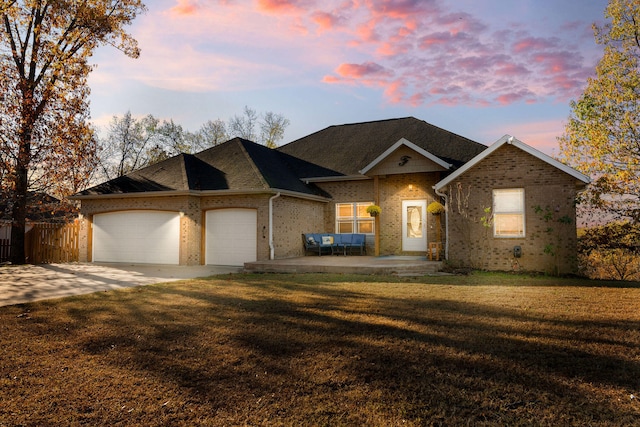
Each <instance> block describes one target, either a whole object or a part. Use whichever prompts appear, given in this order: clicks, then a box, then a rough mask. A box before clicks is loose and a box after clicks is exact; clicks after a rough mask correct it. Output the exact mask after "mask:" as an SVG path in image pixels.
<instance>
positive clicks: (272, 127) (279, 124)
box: [260, 111, 289, 148]
mask: <svg viewBox="0 0 640 427" xmlns="http://www.w3.org/2000/svg"><path fill="white" fill-rule="evenodd" d="M287 126H289V119H286V118H285V117H284V116H283V115H282V114H276V113H272V112H271V111H269V112H267V113H265V114H264V115H263V117H262V122H261V123H260V130H261V132H262V138H261V139H262V143H263V144H264V145H266V146H267V147H269V148H276V147H277V146H278V142H279V141H280V140H281V139H282V138H283V137H284V131H285V130H286V129H287Z"/></svg>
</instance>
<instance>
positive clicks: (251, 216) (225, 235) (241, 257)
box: [205, 209, 258, 265]
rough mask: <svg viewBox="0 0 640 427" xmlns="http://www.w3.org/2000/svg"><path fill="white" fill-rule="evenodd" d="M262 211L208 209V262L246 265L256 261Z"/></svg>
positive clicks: (211, 263)
mask: <svg viewBox="0 0 640 427" xmlns="http://www.w3.org/2000/svg"><path fill="white" fill-rule="evenodd" d="M257 224H258V214H257V212H256V210H254V209H217V210H212V211H207V215H206V225H205V226H206V229H207V231H206V247H205V253H206V255H205V262H206V263H207V264H210V265H244V263H245V262H251V261H255V260H256V259H257V258H256V256H257V255H256V254H257V245H258V230H257V228H258V226H257Z"/></svg>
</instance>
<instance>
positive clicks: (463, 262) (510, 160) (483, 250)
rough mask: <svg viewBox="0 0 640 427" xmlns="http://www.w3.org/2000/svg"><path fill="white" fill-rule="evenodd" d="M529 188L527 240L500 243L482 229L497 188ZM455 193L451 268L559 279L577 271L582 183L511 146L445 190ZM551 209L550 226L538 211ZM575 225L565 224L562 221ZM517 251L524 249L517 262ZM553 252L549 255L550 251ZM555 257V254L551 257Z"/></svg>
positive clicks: (450, 210) (452, 195)
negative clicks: (578, 201) (578, 184)
mask: <svg viewBox="0 0 640 427" xmlns="http://www.w3.org/2000/svg"><path fill="white" fill-rule="evenodd" d="M505 188H524V193H525V206H524V213H525V237H523V238H496V237H493V227H485V226H483V225H482V223H481V221H480V218H481V217H482V216H483V215H485V212H484V210H483V209H484V208H485V207H491V206H492V204H493V201H492V191H493V190H494V189H505ZM445 191H446V192H447V193H448V194H449V206H448V213H449V239H450V246H449V260H448V261H449V263H450V264H451V265H452V266H465V267H473V268H481V269H486V270H502V271H512V270H524V271H539V272H548V273H554V274H555V273H557V274H568V273H573V272H575V270H576V244H577V235H576V211H575V205H574V201H575V196H576V191H577V187H576V179H575V178H573V177H571V176H570V175H568V174H565V173H564V172H562V171H561V170H559V169H557V168H555V167H553V166H551V165H549V164H547V163H546V162H543V161H542V160H540V159H538V158H536V157H535V156H532V155H530V154H528V153H526V152H524V151H522V150H520V149H518V148H516V147H514V146H512V145H507V144H505V145H504V146H502V147H500V148H499V149H498V150H496V151H495V152H494V153H492V154H491V155H489V156H488V157H487V158H485V159H483V160H482V161H481V162H480V163H478V164H477V165H475V167H473V168H472V169H470V170H469V171H467V172H466V173H464V174H462V175H461V176H460V177H459V179H457V180H456V181H455V182H453V183H451V185H450V186H449V187H448V188H446V189H445ZM536 206H538V207H540V208H541V209H543V210H545V209H549V210H550V212H551V214H552V219H551V220H549V221H545V220H544V218H543V215H544V214H543V213H536V212H535V207H536ZM563 217H564V218H568V219H570V221H571V223H570V224H566V223H561V222H559V221H558V219H560V218H563ZM514 246H520V247H521V248H522V256H521V257H520V258H515V257H514V255H513V249H514ZM545 249H547V252H545ZM549 252H553V253H554V254H551V253H549Z"/></svg>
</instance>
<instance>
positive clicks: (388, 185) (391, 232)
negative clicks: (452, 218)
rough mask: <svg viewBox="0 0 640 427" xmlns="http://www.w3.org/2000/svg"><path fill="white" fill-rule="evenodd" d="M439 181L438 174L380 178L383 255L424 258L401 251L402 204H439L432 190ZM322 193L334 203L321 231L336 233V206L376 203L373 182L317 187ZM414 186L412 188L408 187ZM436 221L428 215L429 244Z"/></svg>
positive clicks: (369, 250)
mask: <svg viewBox="0 0 640 427" xmlns="http://www.w3.org/2000/svg"><path fill="white" fill-rule="evenodd" d="M439 180H440V173H439V172H430V173H410V174H402V175H387V176H383V177H379V178H378V191H379V194H380V201H379V203H380V208H381V209H382V213H381V214H380V217H379V222H378V224H379V228H380V230H379V232H380V255H425V253H426V250H425V251H424V252H418V253H414V252H404V251H403V250H402V201H403V200H426V202H427V205H429V203H431V202H433V201H434V200H435V201H440V197H439V196H437V195H436V194H435V192H434V190H433V186H434V185H435V184H436V182H438V181H439ZM318 185H319V186H320V187H322V189H324V190H325V191H327V192H328V193H329V194H331V195H332V196H333V200H332V201H331V203H329V204H328V205H327V211H326V218H327V219H326V223H325V229H324V230H320V231H326V232H335V228H336V225H335V224H336V208H335V206H336V204H337V203H348V202H371V201H375V198H376V197H375V190H374V180H373V179H371V180H365V181H346V182H332V183H321V184H318ZM409 186H411V188H410V187H409ZM436 224H437V219H436V217H435V216H434V215H430V214H427V225H426V229H427V240H428V242H432V241H435V239H436V235H437V233H436ZM442 227H444V219H443V220H442V221H441V229H442ZM440 235H441V239H444V231H442V230H441V233H440ZM374 239H375V237H374V236H373V235H368V236H367V253H368V254H373V253H374V247H375V240H374Z"/></svg>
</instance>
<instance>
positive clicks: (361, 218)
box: [336, 202, 375, 234]
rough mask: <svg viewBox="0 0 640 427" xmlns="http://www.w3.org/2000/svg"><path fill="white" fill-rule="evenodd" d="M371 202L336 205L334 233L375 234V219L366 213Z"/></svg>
mask: <svg viewBox="0 0 640 427" xmlns="http://www.w3.org/2000/svg"><path fill="white" fill-rule="evenodd" d="M372 204H373V202H353V203H336V233H363V234H373V233H374V232H375V219H374V218H373V217H372V216H371V215H369V213H368V212H367V206H370V205H372Z"/></svg>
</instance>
